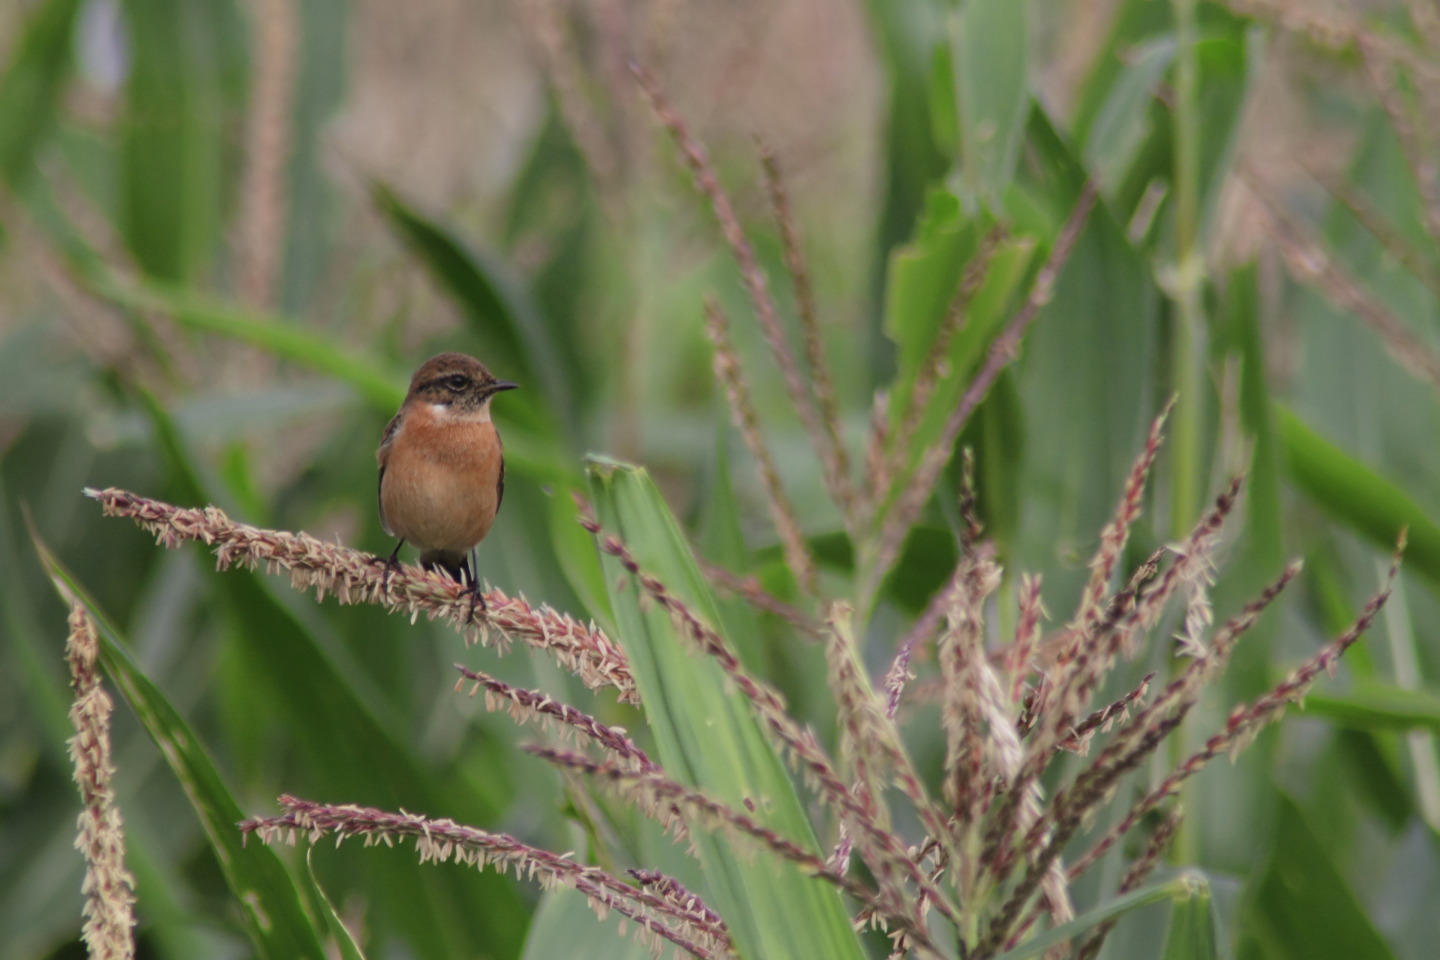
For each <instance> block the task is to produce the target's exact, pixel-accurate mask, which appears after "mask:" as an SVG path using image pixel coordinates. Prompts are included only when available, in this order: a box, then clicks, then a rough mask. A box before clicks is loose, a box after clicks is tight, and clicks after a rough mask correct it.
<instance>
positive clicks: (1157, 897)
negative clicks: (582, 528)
mask: <svg viewBox="0 0 1440 960" xmlns="http://www.w3.org/2000/svg"><path fill="white" fill-rule="evenodd" d="M1202 891H1203V895H1204V896H1205V897H1207V898H1208V897H1209V895H1210V893H1209V891H1210V883H1209V881H1208V880H1206V879H1205V875H1204V874H1202V873H1200V872H1199V871H1198V870H1186V871H1185V872H1184V873H1181V874H1179V875H1178V876H1175V877H1172V878H1171V879H1169V880H1163V881H1160V882H1158V883H1152V884H1149V885H1147V886H1144V887H1141V888H1140V889H1138V890H1132V891H1130V892H1129V893H1125V894H1121V895H1120V896H1118V897H1115V898H1114V899H1113V900H1108V901H1106V902H1105V903H1102V904H1101V905H1100V906H1098V907H1096V908H1095V909H1093V910H1087V911H1086V912H1085V913H1082V914H1081V915H1080V916H1078V917H1076V918H1075V919H1074V920H1071V921H1070V922H1069V923H1064V924H1061V925H1060V926H1058V927H1056V928H1055V929H1053V930H1047V931H1045V932H1044V933H1042V934H1040V935H1039V936H1037V937H1036V938H1035V939H1033V940H1031V941H1029V942H1028V943H1023V944H1021V945H1020V946H1018V947H1016V948H1015V949H1014V950H1008V951H1006V952H1005V953H1002V954H1000V955H999V956H998V957H996V958H995V960H1028V958H1030V957H1038V956H1041V955H1042V954H1044V953H1045V951H1047V950H1049V949H1050V948H1051V947H1053V946H1055V945H1056V944H1061V943H1064V942H1065V941H1067V940H1070V939H1072V938H1074V937H1078V936H1080V935H1081V934H1083V933H1085V932H1087V931H1089V930H1092V929H1094V928H1095V927H1097V926H1099V925H1100V924H1102V923H1104V922H1105V921H1106V920H1110V919H1113V918H1115V917H1118V916H1121V915H1122V914H1126V913H1129V912H1130V911H1131V910H1134V909H1136V908H1137V907H1144V906H1148V905H1149V904H1152V903H1161V902H1163V901H1165V900H1172V901H1175V902H1177V903H1178V902H1180V901H1183V900H1186V899H1190V898H1193V897H1197V896H1201V895H1202V893H1201V892H1202Z"/></svg>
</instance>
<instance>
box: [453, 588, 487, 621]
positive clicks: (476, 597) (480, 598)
mask: <svg viewBox="0 0 1440 960" xmlns="http://www.w3.org/2000/svg"><path fill="white" fill-rule="evenodd" d="M467 593H468V594H470V609H469V610H468V611H466V613H465V622H466V623H474V622H475V605H476V604H477V603H478V604H479V605H480V612H481V613H483V614H484V615H485V616H486V618H489V616H490V605H489V604H487V603H486V602H485V594H483V593H481V592H480V584H479V583H476V582H475V581H471V583H470V585H469V586H468V587H466V588H465V589H464V590H463V591H461V594H460V595H461V596H462V597H463V596H464V595H465V594H467Z"/></svg>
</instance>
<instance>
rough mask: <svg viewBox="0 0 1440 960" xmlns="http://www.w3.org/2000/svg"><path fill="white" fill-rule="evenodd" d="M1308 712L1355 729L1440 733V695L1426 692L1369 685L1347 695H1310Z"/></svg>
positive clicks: (1306, 708)
mask: <svg viewBox="0 0 1440 960" xmlns="http://www.w3.org/2000/svg"><path fill="white" fill-rule="evenodd" d="M1305 712H1306V713H1307V714H1313V715H1315V716H1321V717H1327V718H1329V719H1330V720H1332V721H1334V722H1335V723H1336V724H1339V725H1341V726H1345V727H1349V728H1351V729H1353V730H1371V731H1381V730H1418V729H1427V730H1430V731H1431V732H1432V733H1440V696H1437V695H1436V694H1434V693H1431V692H1429V691H1427V690H1408V689H1406V688H1404V687H1395V686H1390V685H1387V684H1379V683H1374V682H1367V683H1365V684H1364V685H1363V686H1357V687H1356V689H1354V690H1352V691H1350V692H1349V693H1345V694H1338V695H1327V694H1318V693H1312V694H1309V695H1308V696H1306V697H1305Z"/></svg>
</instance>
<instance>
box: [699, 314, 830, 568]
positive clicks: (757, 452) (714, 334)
mask: <svg viewBox="0 0 1440 960" xmlns="http://www.w3.org/2000/svg"><path fill="white" fill-rule="evenodd" d="M705 334H706V336H708V337H709V338H710V343H711V345H712V346H713V347H714V348H715V378H716V379H717V380H719V381H720V382H721V383H722V384H724V386H725V397H726V399H727V400H728V401H729V404H730V416H731V420H732V421H733V422H734V424H735V427H736V428H737V429H738V430H739V431H740V436H741V437H742V438H744V440H745V446H746V448H747V449H748V450H749V451H750V455H751V456H752V457H754V458H755V463H756V465H757V466H758V467H759V468H760V480H761V482H762V484H763V485H764V487H765V503H766V506H767V507H768V508H769V510H770V520H771V522H772V523H774V524H775V530H776V531H777V532H778V533H779V535H780V543H781V546H782V547H783V548H784V550H785V560H786V562H787V563H788V564H789V566H790V569H791V570H792V571H793V572H794V574H795V579H796V580H798V581H799V582H800V586H801V588H802V589H803V590H805V592H807V593H810V594H813V593H814V592H815V587H816V575H815V559H814V557H812V556H811V555H810V547H809V545H808V544H807V543H806V542H805V532H804V531H803V530H802V529H801V528H800V521H799V520H798V519H797V518H796V516H795V506H794V504H792V503H791V502H790V498H789V497H788V496H786V494H785V488H784V486H783V485H782V484H781V482H780V471H779V470H777V469H776V468H775V459H774V458H773V457H772V456H770V448H769V446H768V445H766V443H765V438H764V436H763V435H762V434H761V432H760V419H759V417H757V416H756V415H755V406H754V404H752V403H751V402H750V388H749V386H748V385H747V384H746V383H745V374H744V372H743V371H742V369H741V365H740V358H739V356H738V355H736V353H735V347H734V345H733V344H732V343H731V341H730V322H729V319H728V318H727V317H726V316H725V313H724V311H723V310H721V309H720V305H719V304H717V303H716V302H715V301H714V300H713V299H710V300H706V302H705Z"/></svg>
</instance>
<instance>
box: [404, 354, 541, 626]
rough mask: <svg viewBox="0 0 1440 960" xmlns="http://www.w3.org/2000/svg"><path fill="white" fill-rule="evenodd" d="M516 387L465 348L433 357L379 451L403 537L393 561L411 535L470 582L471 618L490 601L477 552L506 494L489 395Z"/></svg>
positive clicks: (426, 561) (432, 560)
mask: <svg viewBox="0 0 1440 960" xmlns="http://www.w3.org/2000/svg"><path fill="white" fill-rule="evenodd" d="M516 386H518V384H514V383H510V382H509V381H507V380H497V379H495V378H494V377H493V376H491V374H490V371H489V370H487V369H485V365H484V364H482V363H481V362H480V361H479V360H476V359H475V358H474V357H467V356H466V355H465V354H463V353H442V354H440V355H439V356H435V357H431V358H430V359H429V360H427V361H425V363H424V365H422V366H421V367H420V369H419V370H416V371H415V376H414V377H412V378H411V380H410V392H409V393H408V394H406V395H405V402H404V403H403V404H401V405H400V412H399V413H397V414H395V417H394V418H393V419H392V420H391V421H390V424H389V425H388V426H387V427H386V428H385V435H384V436H383V437H382V438H381V439H380V449H379V450H378V451H376V453H375V458H376V459H377V460H379V462H380V525H381V526H382V527H384V528H385V532H386V533H388V534H390V535H391V536H393V537H399V538H400V542H399V543H397V544H396V545H395V551H394V552H393V553H391V554H390V557H389V559H388V560H387V561H386V564H387V566H388V567H389V569H390V570H392V571H393V570H394V569H396V568H398V567H399V565H400V561H399V557H400V548H401V547H403V546H404V545H405V541H407V540H408V541H410V542H411V543H413V544H414V545H415V546H416V547H418V548H419V549H420V564H421V566H423V567H425V569H427V570H436V569H440V570H444V571H445V572H447V573H449V574H450V576H452V577H454V578H455V579H456V580H458V581H459V582H460V583H462V584H465V585H466V590H467V592H469V594H470V615H471V616H472V617H473V616H474V614H475V602H476V600H477V599H478V600H479V601H480V607H481V609H482V610H483V609H484V608H485V600H484V598H483V597H481V596H480V589H479V584H478V582H477V580H476V577H475V570H474V567H473V565H472V563H471V553H472V551H473V550H474V549H475V547H476V545H478V544H479V543H480V541H481V540H484V539H485V535H486V534H487V533H489V532H490V527H491V525H492V524H493V523H494V522H495V514H496V512H497V511H498V510H499V509H500V501H501V499H502V498H503V497H504V496H505V455H504V452H503V450H502V449H501V446H500V434H499V432H497V431H496V429H495V424H494V423H492V422H491V421H490V401H491V400H492V399H494V397H495V394H497V393H499V392H501V391H502V390H514V389H515V388H516ZM387 576H388V572H387Z"/></svg>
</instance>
